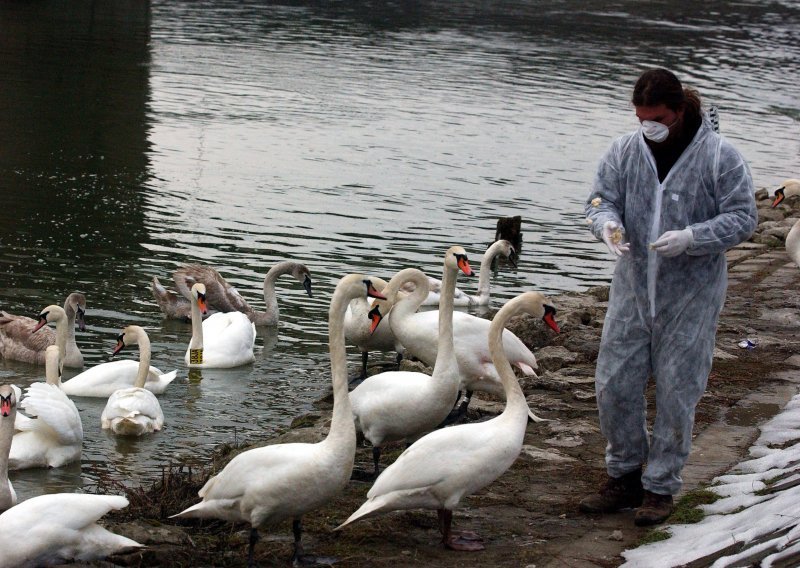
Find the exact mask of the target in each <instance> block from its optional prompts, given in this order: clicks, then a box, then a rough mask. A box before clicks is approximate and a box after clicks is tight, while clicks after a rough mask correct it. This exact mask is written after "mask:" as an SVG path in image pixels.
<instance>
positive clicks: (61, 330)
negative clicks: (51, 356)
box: [56, 317, 75, 373]
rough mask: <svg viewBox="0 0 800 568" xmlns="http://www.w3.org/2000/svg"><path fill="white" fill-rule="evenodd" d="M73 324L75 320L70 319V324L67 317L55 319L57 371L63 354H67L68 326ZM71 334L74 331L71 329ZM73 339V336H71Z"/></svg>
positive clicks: (59, 368)
mask: <svg viewBox="0 0 800 568" xmlns="http://www.w3.org/2000/svg"><path fill="white" fill-rule="evenodd" d="M74 326H75V320H74V319H73V320H72V326H70V324H69V321H68V318H64V317H62V318H60V319H59V320H58V321H56V345H57V346H58V370H59V373H60V371H61V367H62V365H63V364H64V356H65V355H66V354H67V339H68V337H69V329H70V327H74ZM72 333H73V335H74V333H75V331H74V330H73V332H72ZM73 341H74V338H73Z"/></svg>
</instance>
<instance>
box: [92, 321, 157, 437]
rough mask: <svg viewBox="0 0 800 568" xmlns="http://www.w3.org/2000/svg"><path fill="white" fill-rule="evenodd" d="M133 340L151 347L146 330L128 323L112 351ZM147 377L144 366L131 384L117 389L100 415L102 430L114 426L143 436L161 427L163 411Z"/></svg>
mask: <svg viewBox="0 0 800 568" xmlns="http://www.w3.org/2000/svg"><path fill="white" fill-rule="evenodd" d="M134 344H138V345H139V351H147V352H149V351H150V338H149V337H147V333H146V332H145V330H144V329H142V328H141V327H139V326H138V325H129V326H128V327H126V328H125V329H123V330H122V333H120V334H119V336H118V337H117V346H116V347H115V348H114V353H113V354H114V355H116V354H117V353H119V352H120V351H122V349H123V348H124V347H125V346H128V345H134ZM146 381H147V369H146V368H145V367H144V366H142V367H140V368H139V374H138V375H137V376H136V381H134V383H133V386H132V387H126V388H122V389H119V390H117V391H114V393H113V394H112V395H111V396H110V397H109V398H108V402H107V403H106V407H105V409H103V414H102V415H101V416H100V426H101V427H102V428H103V430H111V431H112V432H113V433H114V434H117V435H118V436H141V435H142V434H149V433H151V432H155V431H158V430H161V427H162V426H164V413H163V412H162V411H161V405H160V404H158V399H157V398H156V395H154V394H153V393H152V392H150V391H149V390H147V389H146V388H144V385H145V383H146Z"/></svg>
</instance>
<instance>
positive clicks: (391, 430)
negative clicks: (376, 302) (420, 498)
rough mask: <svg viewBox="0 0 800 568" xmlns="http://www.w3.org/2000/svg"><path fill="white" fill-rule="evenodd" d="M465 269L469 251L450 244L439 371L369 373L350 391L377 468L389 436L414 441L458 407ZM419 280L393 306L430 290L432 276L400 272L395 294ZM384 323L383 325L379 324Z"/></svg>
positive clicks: (469, 271) (409, 302)
mask: <svg viewBox="0 0 800 568" xmlns="http://www.w3.org/2000/svg"><path fill="white" fill-rule="evenodd" d="M459 270H460V271H462V272H463V273H464V274H465V275H467V276H472V274H473V273H472V269H471V268H470V266H469V261H468V259H467V254H466V251H465V250H464V249H463V248H461V247H459V246H453V247H450V248H449V249H448V250H447V252H446V253H445V258H444V274H443V278H442V282H443V286H442V296H441V304H440V306H439V312H438V313H439V321H438V326H439V329H438V332H439V333H438V339H437V340H438V342H439V346H438V350H437V354H436V361H435V362H434V366H433V375H432V376H429V375H426V374H425V373H418V372H412V371H390V372H385V373H379V374H377V375H372V376H371V377H368V378H366V379H365V380H364V382H362V383H361V384H360V385H358V386H357V387H356V388H355V389H353V391H352V392H351V393H350V402H351V404H352V406H353V416H354V419H355V423H356V430H358V431H360V432H362V433H363V434H364V437H365V438H366V439H367V440H369V441H370V443H371V444H372V448H373V449H372V453H373V460H374V465H375V470H374V474H375V475H376V476H377V475H378V471H379V460H380V453H381V447H382V445H383V444H384V443H386V442H391V441H397V440H406V441H407V442H408V443H410V442H412V441H413V440H414V439H416V438H417V437H418V436H420V435H421V434H424V433H426V432H429V431H431V430H433V429H434V428H436V427H437V426H438V425H439V424H441V422H442V421H443V420H444V419H445V418H446V417H447V415H448V414H449V412H450V410H451V409H452V408H453V402H454V401H455V400H456V395H457V394H458V389H459V386H460V383H461V377H460V375H459V370H458V362H457V361H456V358H455V352H454V349H453V291H454V290H455V287H456V277H457V275H458V272H459ZM409 281H410V282H413V284H414V285H415V286H414V292H413V293H412V295H411V297H409V298H407V299H403V300H401V301H400V302H398V303H397V304H396V305H395V306H394V308H393V310H395V311H401V310H403V309H404V308H405V307H406V305H411V306H412V307H413V305H415V304H416V303H417V302H418V301H419V300H421V299H422V298H424V297H425V296H426V295H427V293H428V289H427V285H428V277H427V276H425V274H423V273H422V272H420V271H419V270H417V269H415V268H407V269H405V270H401V271H400V272H398V273H397V274H396V275H395V276H394V277H393V278H392V280H391V281H390V282H389V284H388V285H387V287H386V288H385V289H384V291H385V293H387V294H393V293H394V291H396V290H397V288H398V287H400V286H402V285H403V284H404V283H406V282H409ZM379 327H380V326H379Z"/></svg>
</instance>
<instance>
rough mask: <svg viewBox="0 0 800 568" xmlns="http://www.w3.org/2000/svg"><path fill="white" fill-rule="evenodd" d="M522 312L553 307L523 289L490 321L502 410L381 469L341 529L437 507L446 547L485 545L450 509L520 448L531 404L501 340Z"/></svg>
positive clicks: (430, 439)
mask: <svg viewBox="0 0 800 568" xmlns="http://www.w3.org/2000/svg"><path fill="white" fill-rule="evenodd" d="M519 312H526V313H529V314H531V315H533V316H535V317H540V318H543V319H546V320H547V319H550V320H552V319H553V315H554V314H555V309H554V308H553V307H552V306H549V305H547V303H546V299H545V297H544V296H543V295H542V294H540V293H538V292H525V293H524V294H521V295H520V296H517V297H516V298H514V299H512V300H509V301H508V302H507V303H506V304H505V306H503V307H502V308H501V309H500V311H499V312H498V313H497V315H496V316H495V317H494V320H492V323H491V327H490V330H489V339H488V343H489V350H490V352H491V357H492V361H493V362H494V365H495V366H496V367H497V369H498V373H499V375H500V378H501V381H502V383H503V389H504V391H505V398H506V406H505V409H504V410H503V412H502V414H500V415H499V416H497V417H495V418H492V419H491V420H488V421H486V422H477V423H472V424H461V425H458V426H451V427H449V428H442V429H439V430H434V431H433V432H431V433H430V434H427V435H426V436H424V437H422V438H420V439H419V440H417V442H415V443H414V444H413V445H412V446H411V447H409V448H408V449H407V450H406V451H404V452H403V453H402V454H401V455H400V457H399V458H397V460H396V461H395V462H394V463H393V464H392V465H390V466H389V467H387V468H386V469H385V470H384V471H383V473H381V475H380V476H379V477H378V479H377V480H376V481H375V484H374V485H373V486H372V488H371V489H370V490H369V492H368V493H367V501H366V502H365V503H364V504H363V505H362V506H361V507H360V508H359V509H358V510H357V511H356V512H354V513H353V514H352V515H350V517H349V518H348V519H347V520H346V521H345V522H344V523H342V524H341V525H340V526H338V527H337V530H338V529H341V528H342V527H344V526H346V525H348V524H350V523H352V522H354V521H357V520H359V519H365V518H368V517H371V516H375V515H379V514H382V513H386V512H389V511H398V510H405V509H436V511H437V513H438V516H439V527H440V530H441V532H442V541H443V543H444V545H445V546H446V547H447V548H451V549H454V550H466V551H473V550H481V549H483V548H484V547H483V544H482V542H481V540H480V538H479V537H477V535H474V534H473V535H468V534H467V533H463V534H462V533H458V532H456V531H453V530H452V529H451V522H452V515H453V513H452V511H453V509H454V508H455V507H456V506H458V504H459V502H460V501H461V499H462V498H463V497H465V496H466V495H471V494H472V493H475V492H476V491H478V490H480V489H481V488H483V487H485V486H486V485H488V484H490V483H491V482H492V481H494V480H495V479H497V478H498V477H500V476H501V475H502V474H503V473H504V472H505V471H506V470H507V469H508V468H509V467H511V465H512V464H513V463H514V461H515V460H516V459H517V456H518V455H519V452H520V450H521V449H522V442H523V439H524V437H525V429H526V426H527V421H528V405H527V404H526V402H525V395H524V394H523V392H522V389H521V388H520V386H519V383H518V382H517V378H516V377H515V376H514V371H513V370H512V369H511V365H510V363H509V361H508V357H507V355H506V353H505V349H504V346H503V344H502V339H501V335H502V334H504V326H505V324H506V323H507V322H508V320H509V319H510V318H511V317H512V316H514V315H516V314H517V313H519Z"/></svg>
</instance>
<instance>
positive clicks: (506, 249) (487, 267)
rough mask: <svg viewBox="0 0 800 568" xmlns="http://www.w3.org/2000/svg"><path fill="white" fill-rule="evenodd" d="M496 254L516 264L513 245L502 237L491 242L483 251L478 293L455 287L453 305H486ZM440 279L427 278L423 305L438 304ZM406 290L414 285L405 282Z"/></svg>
mask: <svg viewBox="0 0 800 568" xmlns="http://www.w3.org/2000/svg"><path fill="white" fill-rule="evenodd" d="M498 255H503V256H504V257H505V258H507V259H508V261H509V262H510V263H511V265H512V266H513V267H515V268H516V266H517V252H516V250H514V247H513V245H512V244H511V243H510V242H509V241H507V240H504V239H501V240H499V241H495V242H493V243H492V244H491V245H489V248H487V249H486V252H485V253H483V260H482V261H481V269H480V271H479V272H478V293H477V294H475V295H471V294H467V293H466V292H464V291H463V290H461V289H459V288H456V289H455V291H454V292H453V305H454V306H488V305H489V289H490V287H491V277H492V262H493V261H494V259H495V257H497V256H498ZM442 287H443V284H442V281H441V280H437V279H436V278H430V277H429V278H428V296H427V297H426V298H425V299H424V300H423V302H422V304H421V305H423V306H437V305H439V298H440V297H441V294H442ZM403 290H404V291H406V292H413V291H414V285H413V284H410V283H408V284H406V285H405V286H403Z"/></svg>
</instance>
